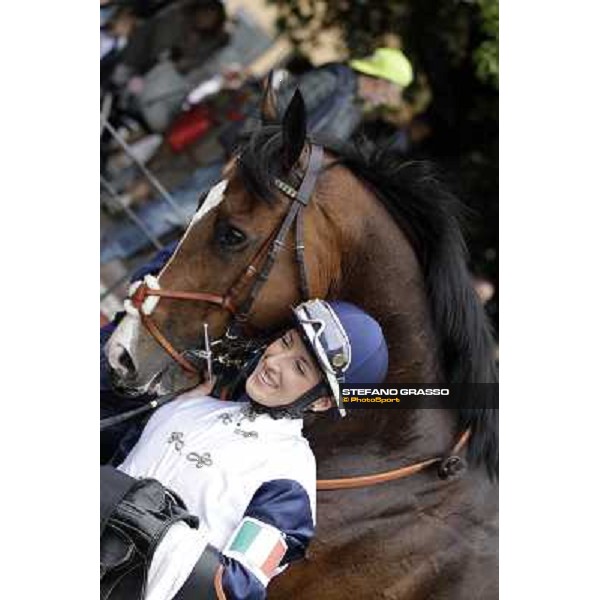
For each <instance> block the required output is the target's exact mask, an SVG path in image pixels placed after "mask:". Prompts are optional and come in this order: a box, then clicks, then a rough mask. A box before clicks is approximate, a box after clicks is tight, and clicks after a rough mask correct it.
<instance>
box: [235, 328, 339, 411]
mask: <svg viewBox="0 0 600 600" xmlns="http://www.w3.org/2000/svg"><path fill="white" fill-rule="evenodd" d="M322 378H323V376H322V374H321V370H320V368H319V367H318V365H317V363H316V361H315V359H314V358H313V357H312V355H311V353H310V352H309V351H308V350H307V348H306V346H305V345H304V342H303V341H302V338H301V337H300V335H299V334H298V332H297V331H296V330H295V329H290V330H289V331H287V332H286V333H285V334H284V335H283V336H281V337H280V338H279V339H277V340H275V341H274V342H273V343H272V344H271V345H270V346H268V348H267V349H266V350H265V352H264V354H263V355H262V357H261V359H260V361H259V363H258V364H257V365H256V368H255V369H254V371H253V372H252V375H250V377H249V378H248V380H247V381H246V393H247V394H248V395H249V396H250V397H251V398H252V399H253V400H254V401H255V402H258V403H259V404H262V405H263V406H268V407H275V406H286V405H288V404H290V403H292V402H293V401H294V400H297V399H298V398H299V397H300V396H302V395H303V394H304V393H305V392H308V390H310V389H311V388H313V387H314V386H315V385H317V383H319V381H321V379H322ZM331 405H332V402H331V400H330V399H329V398H323V399H319V401H317V402H316V403H314V404H313V407H312V408H313V410H326V409H327V408H329V407H330V406H331Z"/></svg>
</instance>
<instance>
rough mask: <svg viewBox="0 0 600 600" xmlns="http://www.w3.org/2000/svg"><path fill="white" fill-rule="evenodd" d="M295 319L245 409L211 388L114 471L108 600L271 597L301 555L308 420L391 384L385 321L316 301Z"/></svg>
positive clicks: (308, 528)
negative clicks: (347, 387) (355, 388)
mask: <svg viewBox="0 0 600 600" xmlns="http://www.w3.org/2000/svg"><path fill="white" fill-rule="evenodd" d="M293 319H294V321H295V327H294V328H292V329H289V330H288V331H286V332H285V333H284V334H283V335H282V336H280V337H279V338H278V339H276V340H275V341H273V342H272V343H271V344H270V345H269V346H268V347H267V348H266V350H265V351H264V353H263V354H262V356H261V357H260V359H259V361H258V362H257V363H256V365H255V366H254V369H253V370H252V373H251V375H250V376H249V377H248V379H247V382H246V386H245V394H244V396H243V397H242V398H241V400H240V401H239V402H233V403H232V402H222V401H219V400H216V399H215V398H211V397H210V395H209V394H210V393H211V391H212V389H211V388H212V384H211V382H207V383H204V384H202V385H200V386H198V387H197V388H195V389H194V390H192V391H190V392H188V393H186V394H183V395H181V396H180V397H179V398H178V399H177V400H175V401H173V402H171V403H170V404H167V405H164V406H162V407H161V408H159V409H157V410H156V412H155V413H154V414H153V415H152V417H151V418H150V420H149V421H148V423H147V424H146V426H145V428H144V431H143V433H142V435H141V437H140V439H139V441H138V443H137V444H136V445H135V447H134V448H133V449H132V451H131V452H130V453H129V455H128V456H127V458H126V459H125V461H124V462H123V463H122V464H121V465H120V466H119V467H118V470H114V469H111V468H107V467H105V468H104V469H105V470H104V471H103V472H102V487H101V489H102V494H103V496H102V500H103V502H102V506H103V507H104V511H101V588H102V598H103V600H121V599H125V598H126V599H127V600H141V599H142V598H145V599H146V600H171V598H173V597H174V595H175V594H177V596H175V597H176V598H177V599H178V600H180V599H181V600H185V599H187V598H214V597H222V596H219V594H220V593H223V592H224V596H225V597H226V598H228V599H229V600H236V599H241V598H250V597H251V598H256V599H261V598H265V597H266V587H267V585H268V584H269V582H270V580H271V579H272V578H273V577H274V576H275V575H277V574H279V573H281V571H282V570H283V567H284V566H287V565H288V564H289V563H290V562H292V561H295V560H298V559H300V558H302V557H303V556H304V554H305V552H306V549H307V547H308V544H309V542H310V539H311V538H312V536H313V533H314V524H315V503H316V498H315V495H316V464H315V458H314V456H313V454H312V451H311V450H310V446H309V444H308V442H307V441H306V440H305V439H304V438H303V436H302V433H301V432H302V426H303V416H304V414H305V412H306V411H308V410H310V411H312V412H323V411H326V410H328V409H329V408H332V407H334V406H337V407H338V409H339V412H340V414H343V411H342V409H341V404H340V402H341V399H340V383H341V382H342V381H344V382H348V383H350V384H352V383H356V382H358V381H369V382H372V383H373V384H375V385H377V384H378V383H381V382H382V381H383V379H384V378H385V375H386V372H387V362H388V355H387V346H386V343H385V340H384V339H383V333H382V330H381V327H380V326H379V324H378V323H377V322H376V321H375V320H374V319H372V318H371V317H370V316H369V315H367V314H366V313H364V312H363V311H362V310H360V309H359V308H357V307H356V306H353V305H351V304H348V303H345V302H331V303H328V302H325V301H322V300H310V301H308V302H305V303H303V304H301V305H299V306H298V307H296V308H295V309H294V310H293ZM368 333H370V335H366V334H368ZM353 361H354V362H353ZM117 489H118V490H120V492H119V493H117V492H116V490H117ZM111 497H112V498H114V497H119V498H120V499H119V500H118V501H117V502H114V503H112V505H111V503H110V502H109V500H110V498H111ZM149 539H150V540H159V542H158V543H149V542H148V540H149ZM125 540H127V541H125Z"/></svg>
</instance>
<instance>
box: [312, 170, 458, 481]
mask: <svg viewBox="0 0 600 600" xmlns="http://www.w3.org/2000/svg"><path fill="white" fill-rule="evenodd" d="M338 173H339V171H338ZM346 186H348V187H346ZM332 188H333V186H332ZM335 189H337V190H338V191H339V195H338V197H339V198H340V200H339V201H338V202H337V203H333V202H331V203H328V205H329V207H330V210H332V211H335V214H330V215H328V216H329V222H330V223H336V224H337V229H338V232H339V235H340V240H339V243H340V246H341V248H342V251H341V264H340V271H341V273H342V277H341V278H340V283H339V284H337V287H336V289H334V290H330V291H331V292H332V293H333V294H335V296H336V297H339V298H341V299H343V300H347V301H349V302H352V303H354V304H356V305H358V306H360V307H362V308H363V309H364V310H366V311H367V312H368V313H369V314H371V315H372V316H373V317H374V318H375V319H377V321H378V322H379V323H380V324H381V326H382V328H383V331H384V335H385V338H386V341H387V345H388V350H389V369H388V376H387V381H388V382H390V383H436V382H439V381H441V380H442V376H441V368H440V365H439V361H438V350H437V348H438V343H437V340H436V338H435V335H434V331H433V326H432V324H431V319H430V316H429V309H428V300H427V294H426V291H425V282H424V279H423V275H422V273H421V270H420V267H419V263H418V260H417V257H416V255H415V253H414V251H413V249H412V247H411V245H410V243H409V242H408V240H407V238H406V236H405V235H404V234H403V232H402V231H401V230H400V229H399V227H398V226H397V225H396V224H395V223H394V222H393V220H392V218H391V217H390V215H389V214H388V212H387V210H386V209H385V207H384V206H382V205H381V203H380V202H379V201H378V200H377V198H375V197H374V196H373V195H372V194H371V193H370V192H369V190H368V189H367V188H366V187H365V186H363V185H362V184H361V183H360V182H358V180H356V179H354V178H352V179H348V178H346V177H340V178H339V181H336V188H335ZM343 198H352V207H353V208H356V210H353V211H350V210H349V209H348V207H347V204H346V203H345V202H344V201H343V200H342V199H343ZM364 215H369V217H368V218H364ZM307 425H308V427H307V433H308V436H309V439H311V442H312V444H313V446H314V449H315V452H316V454H317V457H318V464H319V471H320V472H319V476H320V477H324V476H333V477H335V476H337V477H340V476H345V475H347V474H355V473H353V471H355V470H356V467H355V468H354V470H353V469H352V468H351V466H352V465H356V464H358V465H360V467H361V469H364V470H365V471H367V472H374V471H377V470H380V469H387V468H397V467H398V466H400V465H401V464H406V463H407V462H408V463H410V462H411V461H419V460H423V459H426V458H430V457H432V456H437V455H438V454H443V453H444V452H447V451H449V449H450V448H451V447H452V445H453V444H454V441H455V440H454V437H455V436H456V430H455V419H454V417H453V415H451V414H450V413H449V412H448V411H439V410H433V409H431V410H420V411H414V410H408V409H401V410H391V409H390V410H382V409H364V410H363V409H361V410H360V411H357V412H356V414H351V415H350V417H349V418H347V419H344V420H343V421H341V422H339V423H337V424H336V425H335V427H331V423H328V422H327V421H326V420H325V419H321V420H320V419H318V418H317V419H313V418H311V419H310V422H309V423H307ZM342 447H343V448H344V451H343V452H339V453H338V452H335V453H332V452H331V449H332V448H336V449H340V448H342ZM321 471H323V472H321Z"/></svg>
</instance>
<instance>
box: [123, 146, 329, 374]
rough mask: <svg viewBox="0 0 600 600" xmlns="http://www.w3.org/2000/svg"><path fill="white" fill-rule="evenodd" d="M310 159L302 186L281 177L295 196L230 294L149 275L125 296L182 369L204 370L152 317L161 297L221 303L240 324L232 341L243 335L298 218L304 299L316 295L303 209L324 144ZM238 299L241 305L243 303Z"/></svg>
mask: <svg viewBox="0 0 600 600" xmlns="http://www.w3.org/2000/svg"><path fill="white" fill-rule="evenodd" d="M309 152H310V157H309V160H308V166H307V168H306V171H305V173H304V176H303V178H302V181H301V183H300V187H299V188H298V189H297V190H296V189H295V188H294V187H293V186H291V185H290V184H288V183H286V182H284V181H282V180H280V179H275V180H274V184H275V187H277V189H278V190H280V191H281V192H283V193H284V194H285V195H286V196H288V197H289V198H290V199H291V201H292V202H291V204H290V207H289V209H288V212H287V213H286V215H285V217H284V219H283V220H282V222H281V224H280V225H279V227H275V228H274V229H273V231H272V233H271V235H269V236H268V237H267V239H266V240H265V241H264V242H263V244H262V245H261V246H260V248H259V249H258V251H257V252H256V254H255V255H254V256H253V258H252V260H251V262H250V265H248V267H247V268H246V269H245V271H244V272H243V273H242V274H241V275H240V277H239V278H238V279H237V280H236V281H234V283H233V284H232V285H231V286H230V287H229V289H228V290H227V292H226V293H225V294H224V295H219V294H214V293H210V292H183V291H177V290H167V289H162V288H161V287H160V284H159V282H158V279H157V278H156V277H153V276H151V275H146V277H145V278H144V280H143V281H139V282H135V283H134V284H133V285H132V286H131V288H130V290H129V297H128V298H127V299H126V300H125V310H126V311H127V312H128V313H129V314H131V315H134V316H139V318H140V320H141V323H142V325H143V326H144V327H145V328H146V330H147V331H148V333H149V334H150V335H151V336H152V337H153V338H154V339H155V340H156V342H157V343H158V344H159V345H160V346H161V347H162V348H163V349H164V350H165V352H167V354H168V355H169V356H170V357H171V358H172V359H173V360H175V361H176V362H177V363H178V364H179V365H180V366H181V368H182V369H183V370H184V371H186V372H187V373H190V374H197V373H199V368H198V367H197V366H196V365H194V364H192V363H191V362H190V361H189V360H188V359H187V358H185V356H184V354H183V353H182V352H179V351H177V350H176V349H175V347H174V346H173V344H171V342H169V340H168V339H167V338H166V336H165V335H164V334H163V333H162V332H161V330H160V329H159V327H158V325H157V324H156V323H155V321H154V320H153V319H152V317H151V315H152V313H153V311H154V309H155V308H156V306H157V304H158V302H159V300H160V298H170V299H172V300H186V301H193V302H208V303H209V304H216V305H217V306H219V307H220V308H222V309H224V310H226V311H228V312H229V313H230V314H231V315H232V316H233V319H234V322H233V323H232V324H231V325H230V327H229V328H228V330H227V334H226V336H227V338H228V340H232V339H236V338H237V337H239V332H240V330H241V329H242V328H243V327H244V326H245V325H246V323H247V321H248V316H249V313H250V309H251V308H252V305H253V304H254V301H255V300H256V298H257V296H258V294H259V292H260V290H261V288H262V286H263V285H264V284H265V282H266V281H267V279H268V278H269V275H270V273H271V269H272V268H273V265H274V264H275V261H276V259H277V256H278V254H279V252H280V251H281V249H282V248H283V247H284V245H285V243H284V242H285V238H286V236H287V234H288V232H289V231H290V228H291V226H292V225H293V223H294V221H295V222H296V245H295V252H296V262H297V264H298V269H299V273H300V289H301V292H302V297H303V299H304V300H308V299H309V298H310V290H309V285H308V276H307V272H306V264H305V261H304V219H303V216H304V215H303V211H304V208H305V207H306V206H307V205H308V202H309V201H310V199H311V197H312V195H313V192H314V189H315V185H316V183H317V178H318V176H319V172H320V169H321V165H322V163H323V148H322V147H321V146H316V145H311V146H309ZM248 285H251V288H250V292H249V293H248V295H247V296H246V298H245V300H243V302H242V301H241V300H240V296H241V294H242V292H243V290H244V289H245V288H246V287H247V286H248ZM238 302H239V303H240V304H239V306H238Z"/></svg>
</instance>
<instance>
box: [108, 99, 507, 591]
mask: <svg viewBox="0 0 600 600" xmlns="http://www.w3.org/2000/svg"><path fill="white" fill-rule="evenodd" d="M276 115H277V112H276V108H275V99H274V94H273V92H272V90H271V89H270V88H269V89H268V90H267V92H266V94H265V100H264V102H263V108H262V119H263V122H262V124H261V126H260V127H258V128H257V129H256V130H254V131H253V132H252V133H251V134H249V136H248V138H247V139H246V140H245V141H244V143H243V144H242V146H241V147H240V150H239V153H238V154H237V156H236V157H235V159H234V160H232V161H231V162H230V163H229V164H228V165H227V166H226V167H225V169H224V173H223V177H224V180H225V181H226V183H223V184H221V185H220V186H217V187H218V189H216V190H215V189H213V191H212V192H211V194H210V195H209V198H207V200H205V202H204V204H203V205H202V206H201V207H200V209H199V212H198V213H197V215H196V216H195V217H194V218H193V220H192V223H191V224H190V226H189V228H188V230H187V231H186V233H185V234H184V237H183V238H182V240H181V242H180V244H179V246H178V248H177V250H176V251H175V253H174V254H173V256H172V257H171V259H170V260H169V262H168V263H167V264H166V265H165V267H164V268H163V269H162V271H161V273H160V274H159V276H158V278H157V279H156V280H154V283H153V287H155V288H157V289H158V288H160V289H162V290H176V291H178V294H174V293H166V292H165V294H164V296H163V297H160V296H156V295H155V296H154V297H152V296H144V297H143V298H141V299H140V302H139V303H138V304H137V305H136V306H137V307H138V309H139V308H140V307H142V306H144V305H145V303H150V304H152V306H150V307H149V310H148V311H147V312H148V313H150V312H151V315H152V326H153V327H155V329H156V331H158V335H159V336H162V338H163V341H164V343H162V342H161V344H157V343H156V340H157V336H156V335H150V333H149V331H148V329H147V328H144V327H143V326H142V325H143V323H144V320H143V319H140V314H139V312H138V313H137V314H128V315H127V316H125V318H124V319H123V321H122V322H121V323H120V325H119V327H118V328H117V329H116V331H115V333H114V334H113V335H112V337H111V339H110V340H109V342H108V344H107V347H106V352H107V356H108V360H109V363H110V365H111V367H112V369H113V370H114V372H115V380H116V382H117V383H118V384H119V385H120V386H121V388H123V389H128V390H130V392H131V393H142V392H149V391H155V392H168V391H172V390H173V389H174V388H175V387H177V386H178V385H183V384H185V383H186V381H187V382H188V384H189V373H188V374H186V368H185V359H184V355H183V354H182V353H181V350H182V349H185V348H188V347H192V346H195V345H197V341H198V340H197V337H198V336H199V334H200V332H201V327H202V323H204V322H206V323H208V324H209V325H210V329H211V331H213V332H214V331H216V332H218V333H222V332H224V331H225V330H226V328H227V327H228V325H229V324H230V323H231V320H232V313H233V314H239V313H237V312H236V311H237V309H239V304H240V303H242V304H243V305H244V306H246V307H248V302H247V300H248V296H249V295H252V294H254V293H253V292H252V293H251V290H254V292H256V288H255V282H256V281H257V277H256V272H257V271H261V269H260V268H259V269H257V268H256V265H264V263H265V261H268V260H269V257H268V256H267V255H266V254H265V248H266V249H271V250H272V249H273V247H274V232H276V231H281V223H282V222H284V220H285V217H286V215H289V214H290V210H291V209H290V206H291V204H293V200H291V198H290V195H292V196H293V194H292V193H291V192H293V191H294V190H297V189H298V187H299V186H300V187H301V183H302V182H303V181H304V180H306V178H307V172H308V171H309V170H310V168H311V165H312V163H311V158H310V157H311V156H314V148H315V146H316V144H315V140H311V139H309V138H308V137H307V134H306V115H305V109H304V103H303V101H302V98H301V97H300V96H299V95H298V94H297V95H296V96H295V97H294V99H293V100H292V102H291V103H290V105H289V106H288V108H287V110H286V112H285V114H284V116H283V119H282V120H281V122H278V121H277V119H276ZM323 145H324V147H325V154H324V159H323V163H322V164H321V165H320V167H319V169H318V173H317V174H316V175H317V176H316V178H315V181H314V185H313V186H312V187H311V194H310V202H308V204H307V205H306V206H305V207H303V210H302V211H301V212H302V216H303V226H302V227H301V228H300V230H301V233H302V235H303V237H304V239H303V240H302V242H303V243H298V242H297V243H296V246H298V247H304V253H303V255H302V254H299V252H300V251H299V250H296V251H295V250H294V231H293V228H291V229H290V230H288V231H286V232H285V233H286V234H285V236H284V239H283V240H280V242H281V243H280V244H279V245H280V248H279V249H280V250H281V251H280V252H278V254H277V255H276V256H275V254H272V255H271V258H272V261H271V263H272V264H271V265H270V270H269V272H267V273H266V275H265V272H264V269H263V270H262V271H261V273H260V274H259V276H258V278H259V279H260V275H263V277H262V279H263V280H262V281H261V284H260V290H259V291H258V292H257V293H256V294H254V295H255V297H253V298H252V302H251V309H250V310H248V311H247V312H246V314H244V315H243V316H244V318H243V325H244V326H245V327H253V328H255V329H257V330H260V329H265V328H280V327H282V326H283V325H284V324H285V323H286V321H287V320H288V317H289V307H290V305H294V304H296V303H297V302H299V301H300V300H301V298H302V295H303V288H308V290H309V294H310V295H311V296H312V297H321V298H328V299H343V300H347V301H350V302H353V303H354V304H357V305H358V306H361V307H362V308H364V309H365V310H366V311H367V312H368V313H370V314H371V315H373V316H374V317H375V318H376V319H377V320H378V321H379V322H380V323H381V325H382V327H383V330H384V333H385V337H386V340H387V341H388V346H389V356H390V364H389V373H388V378H387V381H389V382H394V383H431V384H437V383H488V384H495V383H496V382H497V372H496V364H495V358H494V344H493V339H492V335H491V333H490V330H489V327H488V324H487V320H486V317H485V314H484V311H483V308H482V306H481V304H480V302H479V300H478V298H477V297H476V294H475V292H474V289H473V286H472V283H471V280H470V277H469V273H468V270H467V263H466V249H465V244H464V241H463V237H462V234H461V231H460V226H459V216H458V215H459V212H458V211H459V204H458V202H457V201H456V200H455V198H454V197H453V196H452V195H451V194H450V193H449V192H448V191H446V189H445V188H444V187H443V186H442V185H441V184H440V183H439V182H438V179H437V178H436V177H435V175H434V172H433V170H432V169H431V167H429V166H428V165H427V164H424V163H420V162H409V163H404V164H402V163H400V162H399V161H398V160H397V159H396V157H395V156H394V155H393V154H391V153H390V152H388V151H386V150H382V149H378V148H374V147H371V146H370V145H368V144H364V145H358V146H338V145H336V144H334V143H331V142H328V143H325V144H323ZM312 166H314V165H312ZM282 182H284V185H281V184H282ZM286 186H287V187H286ZM297 232H298V230H296V235H298V234H297ZM296 239H297V238H296ZM299 257H300V260H298V259H299ZM257 261H258V262H257ZM301 263H302V264H301ZM249 265H250V266H251V268H249ZM301 267H302V268H301ZM253 270H254V272H252V271H253ZM151 287H152V286H151ZM159 293H160V292H159ZM186 296H187V298H186ZM185 299H187V300H188V301H184V300H185ZM159 300H160V301H159ZM189 300H194V301H189ZM200 300H202V301H200ZM156 331H155V332H154V333H155V334H156ZM165 344H166V345H165ZM165 348H167V349H168V351H165ZM177 349H179V350H177ZM172 358H175V359H176V360H178V362H180V364H181V366H182V368H181V369H179V370H178V369H169V368H168V365H169V364H170V363H172ZM173 373H175V374H173ZM466 428H469V431H470V437H469V440H468V446H467V453H466V457H467V462H466V464H467V468H466V469H463V470H462V471H461V472H460V473H458V474H457V475H455V474H454V473H452V476H450V477H444V478H442V477H441V476H440V474H439V473H438V472H437V470H436V469H435V468H431V469H424V470H421V471H419V472H418V473H416V474H414V475H412V476H411V477H407V478H404V479H402V480H396V481H388V482H386V483H380V484H378V485H372V486H367V487H357V488H350V489H343V490H338V491H320V492H319V493H318V513H317V529H316V537H315V539H314V541H313V543H312V545H311V548H310V553H309V556H308V558H307V560H305V561H302V562H300V563H298V564H295V565H293V566H291V567H290V568H289V569H288V570H287V571H286V573H285V574H283V575H281V576H280V577H277V578H275V580H274V581H273V582H272V583H271V585H270V587H269V597H270V598H294V599H296V598H298V599H309V598H310V599H318V600H321V599H323V600H334V599H335V600H341V599H342V598H343V599H346V598H349V597H354V598H357V599H362V598H369V599H371V598H385V599H400V598H402V599H426V598H432V599H455V598H456V599H461V600H462V599H465V598H469V599H471V598H476V599H479V598H485V599H487V598H497V596H498V521H497V519H498V485H497V478H498V411H497V410H496V409H484V408H478V407H477V404H476V401H475V400H474V399H473V398H468V397H466V398H465V400H464V402H463V403H462V406H461V408H459V409H454V410H446V409H414V410H412V409H401V410H375V409H364V410H360V411H351V412H350V414H349V416H348V417H346V418H345V419H341V420H336V419H333V418H331V417H321V418H319V417H317V416H316V415H315V416H314V417H312V416H311V417H308V418H307V420H306V425H305V433H306V435H307V437H308V439H309V441H310V444H311V447H312V449H313V451H314V452H315V455H316V457H317V465H318V476H319V479H329V478H339V477H353V476H358V475H364V474H372V473H380V472H385V471H389V470H391V469H397V468H399V467H404V466H409V465H412V464H414V463H417V462H419V461H424V460H426V459H429V458H431V457H436V456H447V455H448V453H449V452H450V448H452V447H453V446H454V444H455V442H456V439H457V437H458V436H459V434H460V433H461V432H462V431H464V430H465V429H466ZM463 464H464V463H463Z"/></svg>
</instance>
